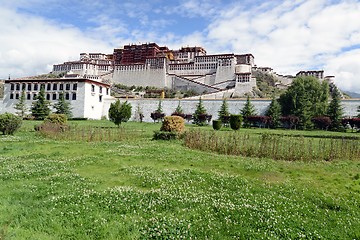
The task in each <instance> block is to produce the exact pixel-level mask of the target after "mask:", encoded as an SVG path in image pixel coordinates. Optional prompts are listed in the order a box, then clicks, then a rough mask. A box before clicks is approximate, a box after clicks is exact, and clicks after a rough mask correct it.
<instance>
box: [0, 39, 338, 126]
mask: <svg viewBox="0 0 360 240" xmlns="http://www.w3.org/2000/svg"><path fill="white" fill-rule="evenodd" d="M258 72H262V73H266V74H270V75H272V76H273V77H276V79H277V81H276V84H277V86H276V87H278V88H286V87H287V86H288V85H290V84H291V82H292V80H293V78H294V76H281V75H278V74H276V73H275V72H273V70H272V69H271V68H269V67H257V66H256V65H255V62H254V56H253V55H252V54H233V53H230V54H215V55H207V54H206V50H205V49H204V48H202V47H182V48H181V49H179V50H170V49H169V48H167V47H160V46H158V45H157V44H156V43H146V44H130V45H125V46H124V47H123V48H119V49H114V51H113V53H112V54H104V53H81V54H80V58H79V60H77V61H70V62H64V63H61V64H55V65H54V66H53V70H52V72H51V73H52V76H59V77H53V78H48V77H46V78H45V77H44V78H41V77H33V78H32V77H27V78H19V79H8V80H5V87H4V99H3V107H2V110H1V112H5V111H8V112H15V110H14V105H15V104H16V103H17V102H18V99H19V96H20V94H22V92H23V91H25V96H26V101H27V104H28V105H29V106H31V103H32V101H33V100H34V99H35V97H36V95H37V94H38V93H39V90H40V88H41V87H44V88H45V91H46V98H47V100H48V101H50V102H51V103H54V102H56V101H58V98H59V95H60V94H65V95H64V96H65V98H66V100H68V101H70V103H71V105H72V107H73V115H74V117H86V118H93V119H99V118H101V116H106V115H107V108H108V106H109V101H110V102H111V101H113V100H114V98H113V97H111V96H110V87H111V85H112V84H123V85H127V86H143V87H146V86H153V87H157V88H162V89H164V88H167V89H173V90H179V91H187V90H192V91H194V92H196V93H198V94H206V96H207V97H208V98H236V97H243V96H244V95H245V94H251V93H252V92H253V90H254V89H256V88H257V85H256V78H255V77H254V73H258ZM298 75H300V76H302V75H305V76H307V75H310V76H314V77H317V78H318V79H320V80H327V81H329V82H332V78H333V77H332V76H330V77H325V76H324V71H300V72H299V73H298V74H297V76H298ZM60 76H61V77H60Z"/></svg>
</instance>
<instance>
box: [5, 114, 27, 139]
mask: <svg viewBox="0 0 360 240" xmlns="http://www.w3.org/2000/svg"><path fill="white" fill-rule="evenodd" d="M21 124H22V119H21V118H20V117H18V116H16V115H14V114H12V113H4V114H0V131H1V132H2V133H3V134H4V135H12V134H14V133H15V132H16V131H17V130H18V129H19V128H20V127H21Z"/></svg>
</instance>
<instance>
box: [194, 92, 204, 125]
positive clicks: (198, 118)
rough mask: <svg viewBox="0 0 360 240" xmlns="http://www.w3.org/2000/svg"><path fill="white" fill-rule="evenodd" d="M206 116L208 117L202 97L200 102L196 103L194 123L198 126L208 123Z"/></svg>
mask: <svg viewBox="0 0 360 240" xmlns="http://www.w3.org/2000/svg"><path fill="white" fill-rule="evenodd" d="M206 117H207V114H206V109H205V107H204V104H203V102H202V100H201V97H200V98H199V103H198V104H197V105H196V110H195V113H194V114H193V120H194V123H195V124H196V125H198V126H204V125H206V120H207V118H206Z"/></svg>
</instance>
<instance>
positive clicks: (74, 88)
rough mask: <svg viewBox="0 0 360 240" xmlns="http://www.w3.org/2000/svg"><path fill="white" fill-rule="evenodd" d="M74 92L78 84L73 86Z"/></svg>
mask: <svg viewBox="0 0 360 240" xmlns="http://www.w3.org/2000/svg"><path fill="white" fill-rule="evenodd" d="M73 90H74V91H76V90H77V83H74V85H73Z"/></svg>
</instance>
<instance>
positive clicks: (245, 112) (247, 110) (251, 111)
mask: <svg viewBox="0 0 360 240" xmlns="http://www.w3.org/2000/svg"><path fill="white" fill-rule="evenodd" d="M241 115H242V116H243V121H244V127H250V122H249V121H248V120H247V117H250V116H253V115H255V107H254V105H253V104H252V103H251V102H250V97H249V96H248V97H247V99H246V103H245V105H244V107H243V108H242V109H241Z"/></svg>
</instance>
